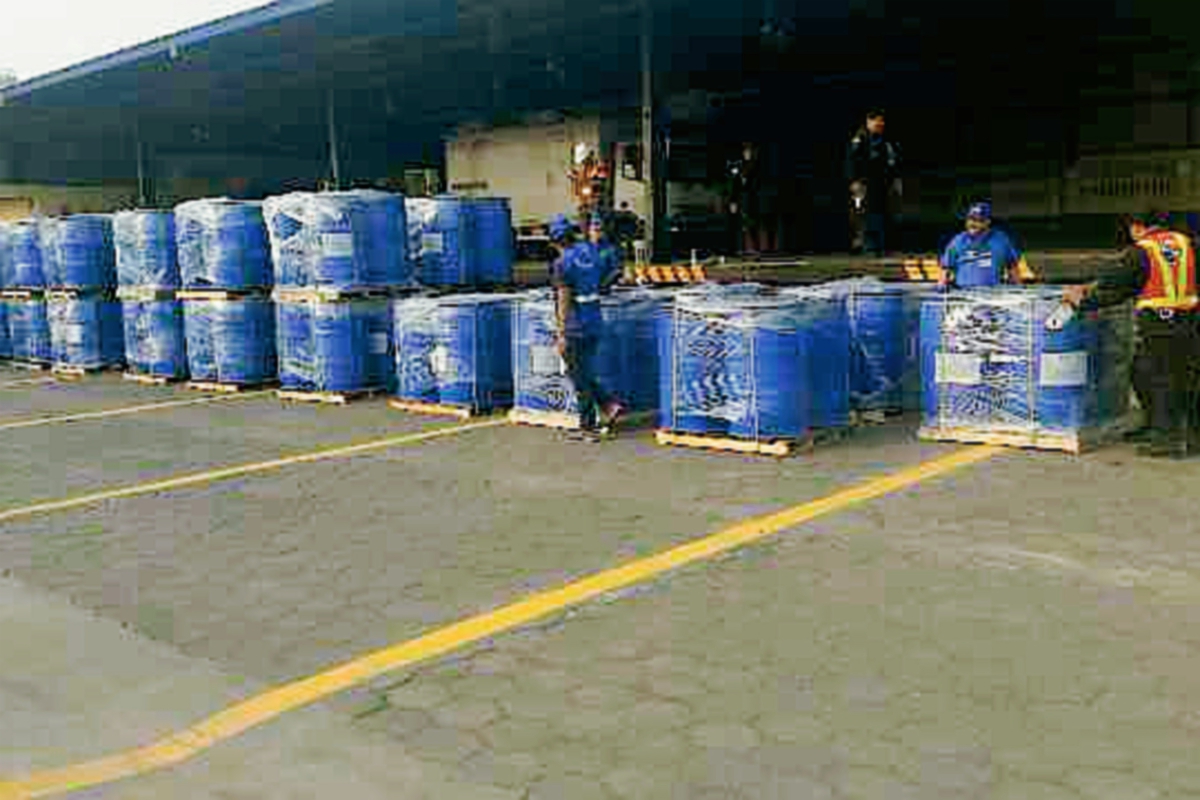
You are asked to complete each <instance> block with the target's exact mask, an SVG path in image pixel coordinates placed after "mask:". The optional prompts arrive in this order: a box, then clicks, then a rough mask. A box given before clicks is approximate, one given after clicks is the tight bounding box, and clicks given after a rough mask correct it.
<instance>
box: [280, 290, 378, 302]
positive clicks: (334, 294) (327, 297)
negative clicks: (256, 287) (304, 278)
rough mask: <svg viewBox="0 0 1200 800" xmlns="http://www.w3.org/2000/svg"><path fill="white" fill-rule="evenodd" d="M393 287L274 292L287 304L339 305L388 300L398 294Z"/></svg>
mask: <svg viewBox="0 0 1200 800" xmlns="http://www.w3.org/2000/svg"><path fill="white" fill-rule="evenodd" d="M396 291H397V290H395V289H393V288H391V287H379V286H369V287H358V288H355V287H351V288H344V289H335V288H332V287H322V286H314V287H306V288H299V287H280V288H277V289H275V291H274V292H272V297H273V298H274V299H275V300H276V301H282V302H285V303H337V302H343V301H348V300H386V299H388V298H389V297H392V296H393V295H395V294H396Z"/></svg>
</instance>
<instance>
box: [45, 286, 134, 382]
mask: <svg viewBox="0 0 1200 800" xmlns="http://www.w3.org/2000/svg"><path fill="white" fill-rule="evenodd" d="M47 317H48V320H49V325H50V346H51V360H52V361H53V362H54V363H55V364H62V365H65V366H71V367H82V368H85V369H92V368H99V367H108V366H117V365H120V364H121V363H123V362H124V360H125V340H124V330H123V324H122V319H121V306H120V304H119V303H117V302H116V301H114V300H107V299H104V298H102V297H74V298H52V299H51V300H50V301H49V302H48V303H47Z"/></svg>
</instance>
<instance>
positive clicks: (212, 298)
mask: <svg viewBox="0 0 1200 800" xmlns="http://www.w3.org/2000/svg"><path fill="white" fill-rule="evenodd" d="M270 292H271V290H270V288H269V287H257V288H249V289H181V290H179V291H178V292H176V293H175V296H176V297H177V298H179V299H180V300H201V301H208V302H216V301H221V300H249V299H259V298H269V297H270Z"/></svg>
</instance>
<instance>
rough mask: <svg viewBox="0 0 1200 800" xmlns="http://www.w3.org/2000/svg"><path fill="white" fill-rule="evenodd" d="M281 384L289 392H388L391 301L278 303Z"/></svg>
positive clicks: (279, 299)
mask: <svg viewBox="0 0 1200 800" xmlns="http://www.w3.org/2000/svg"><path fill="white" fill-rule="evenodd" d="M275 310H276V330H277V335H278V351H279V379H280V383H281V384H282V386H283V387H284V388H285V389H294V390H298V391H318V392H354V391H361V390H364V389H384V388H388V380H387V371H388V369H389V367H390V359H389V352H390V351H389V344H390V337H389V336H388V328H387V326H388V324H389V314H388V301H387V300H348V301H338V302H323V301H320V300H315V299H310V300H291V299H285V298H276V303H275Z"/></svg>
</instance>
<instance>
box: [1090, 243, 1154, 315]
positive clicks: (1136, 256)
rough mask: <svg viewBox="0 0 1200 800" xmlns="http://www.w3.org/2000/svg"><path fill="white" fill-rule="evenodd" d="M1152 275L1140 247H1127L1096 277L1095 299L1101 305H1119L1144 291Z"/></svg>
mask: <svg viewBox="0 0 1200 800" xmlns="http://www.w3.org/2000/svg"><path fill="white" fill-rule="evenodd" d="M1149 275H1150V263H1149V261H1148V260H1147V257H1146V254H1145V253H1144V252H1143V251H1142V250H1141V249H1140V248H1138V247H1136V246H1131V247H1128V248H1126V249H1125V251H1124V252H1123V253H1122V254H1121V258H1120V259H1119V260H1118V261H1117V262H1116V263H1114V264H1110V265H1108V266H1106V267H1105V268H1104V269H1102V270H1101V271H1100V275H1099V277H1098V278H1097V279H1096V291H1095V295H1094V296H1095V301H1096V304H1097V305H1099V306H1101V307H1107V306H1117V305H1120V304H1121V303H1124V302H1125V301H1127V300H1132V299H1133V298H1135V297H1137V296H1138V295H1140V294H1141V293H1142V287H1143V286H1145V285H1146V280H1147V279H1148V278H1149Z"/></svg>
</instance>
